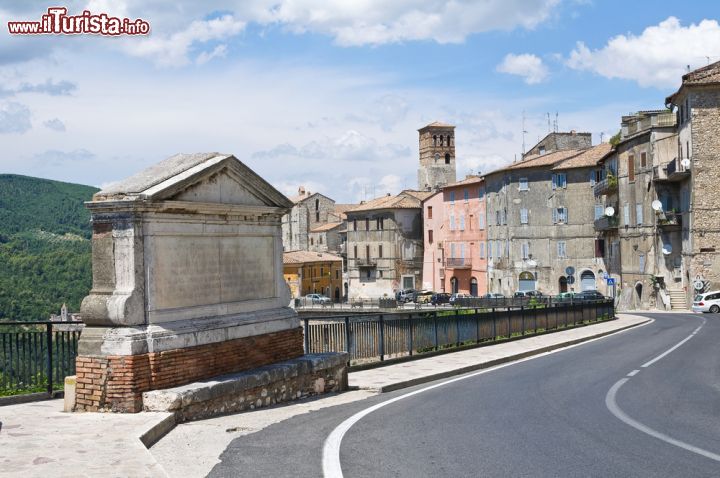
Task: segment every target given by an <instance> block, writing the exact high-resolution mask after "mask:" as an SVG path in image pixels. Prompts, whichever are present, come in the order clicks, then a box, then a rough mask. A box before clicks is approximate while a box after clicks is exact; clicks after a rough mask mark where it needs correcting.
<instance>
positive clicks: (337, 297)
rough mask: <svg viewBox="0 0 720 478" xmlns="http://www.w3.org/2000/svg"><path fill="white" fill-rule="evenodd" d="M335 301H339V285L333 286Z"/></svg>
mask: <svg viewBox="0 0 720 478" xmlns="http://www.w3.org/2000/svg"><path fill="white" fill-rule="evenodd" d="M335 302H340V287H335Z"/></svg>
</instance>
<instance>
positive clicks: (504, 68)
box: [497, 53, 548, 85]
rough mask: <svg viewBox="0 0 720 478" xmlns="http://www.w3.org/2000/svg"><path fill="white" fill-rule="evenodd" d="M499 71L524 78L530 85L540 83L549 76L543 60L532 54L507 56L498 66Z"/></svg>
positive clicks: (510, 54)
mask: <svg viewBox="0 0 720 478" xmlns="http://www.w3.org/2000/svg"><path fill="white" fill-rule="evenodd" d="M497 71H499V72H501V73H508V74H510V75H518V76H522V77H523V79H524V81H525V83H527V84H528V85H534V84H536V83H540V82H541V81H543V80H545V78H547V76H548V69H547V67H546V66H545V64H544V63H543V61H542V59H540V58H539V57H537V56H535V55H533V54H530V53H523V54H521V55H514V54H512V53H509V54H507V55H506V56H505V58H504V59H503V61H502V63H500V64H499V65H498V66H497Z"/></svg>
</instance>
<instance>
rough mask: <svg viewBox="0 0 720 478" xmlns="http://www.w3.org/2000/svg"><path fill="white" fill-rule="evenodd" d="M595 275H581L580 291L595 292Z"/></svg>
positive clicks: (585, 273)
mask: <svg viewBox="0 0 720 478" xmlns="http://www.w3.org/2000/svg"><path fill="white" fill-rule="evenodd" d="M595 289H597V287H595V274H593V272H592V271H585V272H583V273H582V274H580V290H581V291H583V290H595Z"/></svg>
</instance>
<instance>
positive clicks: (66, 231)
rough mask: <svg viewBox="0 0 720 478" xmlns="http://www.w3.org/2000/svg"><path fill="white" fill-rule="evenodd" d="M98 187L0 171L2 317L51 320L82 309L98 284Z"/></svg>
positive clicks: (0, 285) (0, 284)
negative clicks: (94, 225) (94, 242)
mask: <svg viewBox="0 0 720 478" xmlns="http://www.w3.org/2000/svg"><path fill="white" fill-rule="evenodd" d="M97 191H98V189H96V188H93V187H90V186H83V185H80V184H69V183H62V182H59V181H50V180H47V179H39V178H32V177H28V176H16V175H7V174H3V175H0V319H12V320H45V319H47V318H48V317H49V316H50V314H52V313H58V311H59V310H60V307H61V305H62V304H63V302H66V303H67V305H68V309H69V310H70V311H73V312H75V311H77V310H78V309H79V308H80V301H81V300H82V298H83V297H84V296H85V295H87V293H88V291H89V290H90V286H91V283H92V273H91V260H90V240H89V238H90V235H91V229H90V214H89V213H88V211H87V209H86V208H85V206H84V204H83V202H84V201H88V200H90V199H91V198H92V195H93V194H94V193H95V192H97Z"/></svg>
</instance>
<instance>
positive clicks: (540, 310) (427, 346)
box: [303, 299, 615, 365]
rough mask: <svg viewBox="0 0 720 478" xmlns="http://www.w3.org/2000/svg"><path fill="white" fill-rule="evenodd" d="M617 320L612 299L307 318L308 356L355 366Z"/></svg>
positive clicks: (304, 321) (305, 329) (306, 340)
mask: <svg viewBox="0 0 720 478" xmlns="http://www.w3.org/2000/svg"><path fill="white" fill-rule="evenodd" d="M613 317H615V308H614V303H613V301H612V300H611V299H607V300H599V301H585V302H575V303H570V302H555V303H554V305H552V306H548V305H541V306H537V305H535V306H532V307H524V306H523V307H520V308H515V309H513V308H506V309H501V308H491V309H455V310H444V311H442V310H435V311H428V312H412V313H388V314H373V315H363V316H334V317H317V318H311V317H305V318H304V319H303V327H304V332H305V352H306V353H321V352H341V351H342V352H348V353H349V355H350V364H351V365H360V364H363V363H370V362H377V361H385V360H387V359H395V358H401V357H406V356H413V355H416V354H422V353H427V352H434V351H438V350H442V349H447V348H452V347H460V346H464V345H473V344H480V343H484V342H498V341H502V340H508V339H514V338H517V337H523V336H531V335H537V334H539V333H544V332H546V331H553V330H560V329H565V328H568V327H574V326H577V325H582V324H586V323H591V322H598V321H600V320H607V319H611V318H613Z"/></svg>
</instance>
